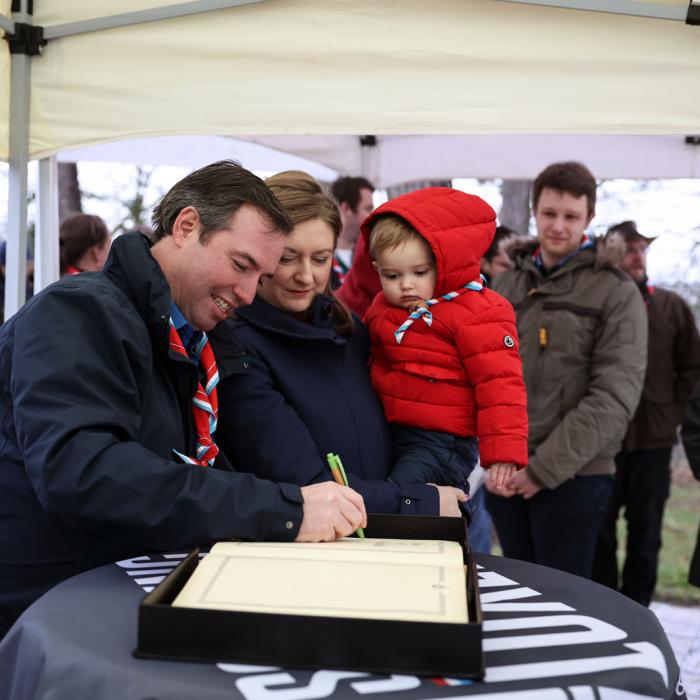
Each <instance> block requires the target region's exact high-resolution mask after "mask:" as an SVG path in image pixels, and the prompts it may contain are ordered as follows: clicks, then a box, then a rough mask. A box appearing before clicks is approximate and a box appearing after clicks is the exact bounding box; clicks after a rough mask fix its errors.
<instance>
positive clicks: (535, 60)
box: [0, 0, 700, 157]
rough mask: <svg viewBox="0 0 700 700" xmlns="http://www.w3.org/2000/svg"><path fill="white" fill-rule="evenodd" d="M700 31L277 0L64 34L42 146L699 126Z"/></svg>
mask: <svg viewBox="0 0 700 700" xmlns="http://www.w3.org/2000/svg"><path fill="white" fill-rule="evenodd" d="M47 4H49V5H53V6H54V7H53V8H52V9H51V10H47V12H50V14H48V17H50V18H51V19H54V20H55V21H59V20H60V19H61V15H62V8H63V5H64V3H60V4H58V3H40V2H37V3H36V5H37V15H36V21H37V23H39V21H40V20H41V19H42V16H41V14H40V10H41V7H42V6H43V5H47ZM67 4H68V6H69V7H70V8H73V9H72V12H71V13H70V18H71V19H75V17H76V14H77V13H76V9H75V8H76V7H77V5H76V4H75V2H74V1H73V0H71V2H69V3H67ZM133 5H134V3H133V2H132V3H131V5H130V6H129V8H128V9H133V8H132V7H131V6H133ZM98 6H99V8H100V10H101V11H102V12H103V13H104V14H110V13H118V12H122V11H124V9H125V3H124V2H122V0H102V1H101V2H100V3H98ZM92 12H94V9H93V10H92ZM48 17H47V18H48ZM698 37H699V30H698V29H697V28H696V27H692V26H687V25H685V24H683V23H681V22H674V21H670V20H658V19H645V18H639V17H631V16H624V15H611V14H605V13H598V12H585V11H577V10H565V9H557V8H550V7H539V6H532V5H521V4H513V3H508V2H500V1H498V0H469V2H459V1H457V0H433V1H432V2H429V3H426V2H423V1H422V0H384V1H383V2H381V3H377V2H376V0H269V1H267V2H262V3H259V4H255V5H247V6H243V7H240V8H233V9H230V10H221V11H216V12H209V13H204V14H202V15H195V16H189V17H183V18H179V19H171V20H167V21H159V22H153V23H149V24H145V25H141V26H130V27H125V28H120V29H112V30H107V31H101V32H96V33H93V34H80V35H78V36H75V37H67V38H62V39H54V40H52V41H51V42H50V43H49V44H48V46H47V47H46V48H45V50H44V55H43V56H42V57H41V58H38V59H34V61H33V69H32V126H31V140H30V153H31V155H32V157H43V156H46V155H48V154H51V153H54V152H56V151H58V150H61V149H65V148H69V147H77V146H82V145H85V144H90V143H98V142H101V141H107V140H112V139H115V138H127V137H140V136H145V135H152V134H161V135H162V134H166V135H167V134H182V133H207V134H222V133H226V134H284V133H288V134H293V133H315V134H350V133H386V134H398V133H425V134H428V133H433V134H438V133H489V132H491V133H493V132H500V133H508V132H511V133H517V132H539V133H547V132H558V133H567V132H586V133H683V132H688V133H692V132H695V131H698V125H700V81H698V79H697V76H698V75H700V48H699V46H700V43H699V40H698ZM0 155H1V156H3V157H6V156H7V153H6V150H4V151H3V152H2V153H0Z"/></svg>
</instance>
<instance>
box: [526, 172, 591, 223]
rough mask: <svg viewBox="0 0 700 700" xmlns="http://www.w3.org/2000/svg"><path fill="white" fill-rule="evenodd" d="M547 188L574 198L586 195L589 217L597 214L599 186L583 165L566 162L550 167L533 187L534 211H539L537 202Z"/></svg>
mask: <svg viewBox="0 0 700 700" xmlns="http://www.w3.org/2000/svg"><path fill="white" fill-rule="evenodd" d="M546 187H547V188H549V189H551V190H556V191H557V192H567V193H569V194H571V195H573V196H574V197H581V196H582V195H586V201H587V204H588V216H592V215H593V213H594V212H595V198H596V189H597V185H596V181H595V178H594V177H593V173H592V172H591V171H590V170H589V169H588V168H587V167H586V166H585V165H584V164H583V163H577V162H576V161H565V162H563V163H552V164H551V165H548V166H547V167H546V168H545V169H544V170H543V171H542V172H541V173H540V174H539V175H538V176H537V177H536V178H535V182H534V183H533V185H532V210H533V211H535V210H536V209H537V202H538V201H539V199H540V195H541V194H542V190H543V189H545V188H546Z"/></svg>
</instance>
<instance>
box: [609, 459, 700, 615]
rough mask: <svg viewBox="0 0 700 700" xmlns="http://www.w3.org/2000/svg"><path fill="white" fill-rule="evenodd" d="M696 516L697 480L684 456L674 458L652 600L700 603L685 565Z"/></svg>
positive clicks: (699, 510)
mask: <svg viewBox="0 0 700 700" xmlns="http://www.w3.org/2000/svg"><path fill="white" fill-rule="evenodd" d="M699 520H700V483H699V482H697V481H696V480H695V479H694V478H693V476H692V474H691V473H690V470H689V469H688V465H687V463H685V461H684V460H682V459H679V460H674V469H673V483H672V485H671V496H670V498H669V500H668V503H667V504H666V512H665V514H664V524H663V532H662V542H663V544H662V547H661V557H660V561H659V577H658V581H657V584H656V595H655V596H654V598H655V600H663V601H665V602H669V603H677V604H680V605H700V588H697V587H696V586H691V585H690V584H689V583H688V567H689V565H690V557H691V556H692V554H693V548H694V547H695V540H696V537H697V532H698V521H699ZM620 554H621V552H618V555H620Z"/></svg>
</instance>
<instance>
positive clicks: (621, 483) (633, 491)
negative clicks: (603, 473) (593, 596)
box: [593, 447, 671, 605]
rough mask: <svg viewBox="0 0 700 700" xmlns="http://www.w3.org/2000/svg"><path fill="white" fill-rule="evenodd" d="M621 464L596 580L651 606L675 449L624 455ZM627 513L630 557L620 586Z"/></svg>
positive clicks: (619, 459) (603, 527)
mask: <svg viewBox="0 0 700 700" xmlns="http://www.w3.org/2000/svg"><path fill="white" fill-rule="evenodd" d="M615 462H616V464H617V472H616V473H615V483H614V486H613V492H612V495H611V496H610V502H609V503H608V510H607V513H606V514H605V518H604V520H603V524H602V525H601V528H600V534H599V535H598V547H597V549H596V556H595V565H594V567H593V579H594V580H595V581H597V582H598V583H602V584H604V585H605V586H609V587H610V588H614V589H616V590H618V589H619V590H620V592H622V593H624V594H625V595H626V596H628V597H629V598H632V600H636V601H637V602H638V603H641V604H642V605H649V603H650V602H651V596H652V595H653V593H654V587H655V586H656V570H657V568H658V564H659V550H660V549H661V522H662V520H663V515H664V507H665V505H666V499H667V498H668V495H669V490H670V487H671V468H670V464H671V448H670V447H661V448H658V449H654V450H632V451H629V452H626V451H622V452H620V453H619V454H618V455H617V457H616V458H615ZM623 508H624V512H625V520H626V521H627V552H626V554H625V564H624V567H623V569H622V582H621V585H620V580H619V572H618V567H617V519H618V516H619V514H620V510H622V509H623Z"/></svg>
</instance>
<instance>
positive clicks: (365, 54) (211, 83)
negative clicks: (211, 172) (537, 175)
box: [0, 0, 700, 316]
mask: <svg viewBox="0 0 700 700" xmlns="http://www.w3.org/2000/svg"><path fill="white" fill-rule="evenodd" d="M14 2H15V4H16V5H17V7H18V8H19V9H20V11H18V12H13V13H11V14H10V9H11V8H10V0H0V9H1V10H2V11H3V15H4V17H0V27H2V28H3V29H4V30H5V31H7V32H10V33H13V34H14V37H15V40H14V41H11V42H9V44H8V46H5V47H4V48H3V50H2V51H0V93H2V94H3V95H10V94H11V103H10V101H9V100H7V99H5V100H2V101H0V158H7V159H8V160H9V162H10V195H9V197H10V218H9V222H8V223H9V231H8V246H7V267H8V275H7V280H6V297H5V310H6V316H9V315H11V314H12V313H14V311H16V309H17V308H18V307H19V306H20V305H21V303H22V302H23V294H24V264H25V258H24V249H25V244H26V243H25V241H26V231H25V229H26V209H25V207H24V201H25V199H26V163H27V160H28V159H29V158H38V159H42V161H41V165H40V198H39V212H40V228H41V230H40V235H39V236H38V238H37V242H38V247H39V250H38V251H37V253H36V255H35V257H36V262H37V275H38V278H37V282H38V287H41V286H42V285H43V284H44V283H45V282H46V281H47V280H49V279H51V278H52V277H55V274H56V267H57V265H56V259H57V245H56V235H55V231H56V228H57V226H56V224H57V222H56V215H55V203H54V201H55V200H53V199H52V197H51V195H50V191H51V187H52V184H53V183H54V181H55V172H54V167H53V164H54V161H53V160H51V157H52V156H54V155H55V154H56V153H58V152H60V151H62V150H65V149H69V148H77V147H82V146H85V145H89V144H95V143H101V142H107V141H112V140H115V139H120V138H135V137H143V136H149V135H173V134H209V135H221V134H230V135H237V136H251V135H256V139H255V140H256V141H257V142H261V141H263V139H264V140H267V138H268V136H265V137H263V136H260V135H261V134H262V135H270V136H272V135H297V134H314V135H338V134H340V135H342V134H355V135H358V134H381V135H408V134H421V135H434V136H438V135H440V134H502V135H504V136H503V137H502V138H506V136H505V135H508V134H511V135H513V134H523V133H535V134H547V133H553V134H561V135H566V134H575V133H582V134H599V135H620V134H635V135H664V134H665V135H671V134H676V135H685V134H693V133H698V132H700V81H698V78H697V76H698V75H700V30H698V29H697V28H696V27H694V26H690V25H689V24H686V21H687V22H690V23H694V22H696V21H700V18H699V17H698V15H699V14H700V12H699V10H700V7H698V3H697V2H696V0H692V1H691V2H690V4H689V3H688V0H661V1H658V2H639V1H638V0H605V1H604V0H587V1H585V0H569V1H568V2H567V1H562V2H539V3H532V2H528V1H527V0H520V1H516V0H511V1H510V2H508V1H503V0H469V2H462V1H460V0H433V1H432V2H430V3H425V2H421V0H384V1H383V2H381V3H377V2H375V0H267V1H262V0H197V1H196V2H183V1H182V0H180V1H177V0H175V1H173V0H100V2H98V3H93V4H91V5H89V6H88V7H86V6H85V5H86V4H85V3H84V2H82V0H62V2H61V3H52V2H49V1H48V0H35V1H34V3H33V5H34V14H33V16H32V15H29V14H27V12H26V8H27V2H28V0H14ZM555 5H559V6H565V8H564V9H562V8H561V7H555ZM144 8H145V9H144ZM571 8H575V9H571ZM590 10H605V11H604V12H596V11H590ZM129 11H131V12H129ZM119 13H121V14H119ZM178 14H180V15H181V16H179V17H178V16H177V15H178ZM111 15H114V17H111ZM104 17H106V18H107V19H104V20H103V19H101V18H104ZM37 28H41V29H40V30H39V29H37ZM42 37H43V39H45V40H47V42H48V43H47V45H46V46H45V47H44V49H43V53H42V54H41V55H32V54H36V52H37V48H38V46H39V44H40V42H41V39H42ZM9 48H12V50H13V51H15V53H12V54H11V58H10V53H9ZM8 105H9V106H10V108H9V109H8ZM30 117H31V118H30ZM346 138H347V139H350V140H352V137H346ZM380 138H381V137H380ZM378 143H381V142H380V141H379V142H378ZM387 143H389V141H387ZM392 143H393V145H395V146H396V152H397V153H399V154H403V153H405V151H404V149H403V148H402V147H401V141H400V139H396V140H395V141H394V140H392ZM501 144H502V145H501V146H500V148H501V149H505V148H506V145H504V142H503V141H502V142H501ZM404 145H405V144H404ZM454 150H455V151H456V149H454ZM472 150H473V151H475V150H476V149H475V148H472ZM353 151H354V152H355V153H357V152H358V148H357V146H356V142H355V147H354V149H353ZM431 152H432V151H431V149H430V148H427V150H426V151H425V153H426V155H425V156H424V157H423V156H421V160H423V161H424V164H428V163H429V161H430V153H431ZM379 153H380V149H378V148H376V147H369V146H365V147H360V148H359V159H360V161H359V162H360V164H361V165H362V167H361V168H359V169H356V171H359V170H364V171H365V172H368V173H372V172H376V173H377V174H378V175H380V179H381V177H383V176H382V175H381V173H382V172H383V171H382V167H383V165H382V164H383V159H382V158H379V157H378V155H377V154H379ZM302 155H305V156H306V157H309V155H310V154H309V153H303V154H302ZM693 158H696V156H693V157H692V158H691V160H693ZM363 159H364V162H363ZM412 160H415V158H412ZM545 160H547V159H545ZM549 160H551V159H549ZM512 162H513V163H517V158H514V159H513V161H512ZM695 162H696V161H695ZM409 165H410V163H407V162H405V161H404V164H403V167H404V168H405V169H407V168H408V167H409ZM341 170H342V169H341ZM348 170H349V169H348ZM461 174H465V173H461ZM501 174H503V173H501ZM508 174H510V175H514V174H515V173H514V172H513V171H511V172H509V173H508ZM421 177H429V176H428V175H423V174H422V175H421ZM440 177H449V174H446V173H442V174H441V175H440ZM404 179H410V177H404ZM49 233H50V234H51V235H49Z"/></svg>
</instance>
